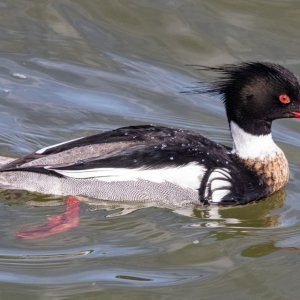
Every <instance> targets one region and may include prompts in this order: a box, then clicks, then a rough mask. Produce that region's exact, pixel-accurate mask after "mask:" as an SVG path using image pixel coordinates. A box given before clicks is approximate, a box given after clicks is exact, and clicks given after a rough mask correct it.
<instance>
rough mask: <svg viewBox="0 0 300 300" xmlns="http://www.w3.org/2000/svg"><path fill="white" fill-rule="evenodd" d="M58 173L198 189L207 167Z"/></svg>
mask: <svg viewBox="0 0 300 300" xmlns="http://www.w3.org/2000/svg"><path fill="white" fill-rule="evenodd" d="M47 169H50V170H52V171H55V172H56V173H59V174H61V175H63V176H66V177H72V178H97V179H98V180H102V181H106V182H116V181H137V180H139V179H143V180H148V181H152V182H157V183H162V182H171V183H173V184H176V185H178V186H180V187H182V188H191V189H198V188H199V187H200V182H201V179H202V177H203V174H204V173H205V171H206V169H205V168H204V167H203V166H201V165H198V164H196V163H189V164H187V165H185V166H179V167H168V168H162V169H143V168H139V169H126V168H98V169H86V170H56V169H52V168H51V167H47Z"/></svg>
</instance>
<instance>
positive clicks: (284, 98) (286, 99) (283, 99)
mask: <svg viewBox="0 0 300 300" xmlns="http://www.w3.org/2000/svg"><path fill="white" fill-rule="evenodd" d="M279 101H280V102H281V103H283V104H288V103H290V102H291V99H290V97H289V96H288V95H287V94H282V95H280V96H279Z"/></svg>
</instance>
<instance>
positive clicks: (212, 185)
mask: <svg viewBox="0 0 300 300" xmlns="http://www.w3.org/2000/svg"><path fill="white" fill-rule="evenodd" d="M230 177H231V176H230V173H229V170H228V169H226V168H219V169H215V170H214V171H213V172H212V173H211V174H210V176H209V178H208V181H207V187H206V189H205V197H208V196H209V193H210V192H211V196H210V200H209V202H211V203H218V202H220V201H221V200H222V199H223V197H224V196H226V195H228V194H229V193H230V188H231V186H232V184H231V183H230V181H229V180H230ZM209 189H210V191H209Z"/></svg>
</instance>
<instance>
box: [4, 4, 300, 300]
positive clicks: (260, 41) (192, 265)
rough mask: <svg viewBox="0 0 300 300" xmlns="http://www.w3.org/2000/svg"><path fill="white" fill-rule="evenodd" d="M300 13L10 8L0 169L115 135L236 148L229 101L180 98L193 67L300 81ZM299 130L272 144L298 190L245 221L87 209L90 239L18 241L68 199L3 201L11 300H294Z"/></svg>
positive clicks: (21, 195) (289, 129) (83, 229)
mask: <svg viewBox="0 0 300 300" xmlns="http://www.w3.org/2000/svg"><path fill="white" fill-rule="evenodd" d="M299 13H300V4H299V2H298V1H292V0H287V1H267V0H265V1H248V2H246V1H229V0H220V1H201V0H199V1H196V0H187V1H179V0H172V1H171V0H170V1H164V0H159V1H150V0H135V1H134V0H128V1H117V0H112V1H100V0H99V1H98V0H91V1H90V0H87V1H83V0H74V1H71V0H65V1H61V0H53V1H46V0H26V1H24V0H23V1H21V0H14V1H9V0H2V1H0V36H1V43H0V128H1V130H0V154H1V155H7V156H12V157H17V156H20V155H24V154H26V153H28V152H30V151H34V150H36V149H38V148H39V147H42V146H47V145H49V144H53V143H59V142H62V141H64V140H66V139H71V138H76V137H80V136H84V135H88V134H93V133H96V132H99V131H103V130H109V129H113V128H116V127H119V126H125V125H133V124H149V123H153V124H162V125H167V126H174V127H181V128H188V129H192V130H194V131H196V132H199V133H202V134H204V135H206V136H208V137H210V138H211V139H214V140H216V141H218V142H222V143H225V144H227V145H230V143H231V141H230V135H229V132H228V129H227V123H226V118H225V115H224V110H223V107H222V103H221V102H220V100H219V99H217V98H213V97H208V96H201V97H199V96H198V95H189V94H185V93H181V92H184V91H187V90H190V88H192V87H193V86H195V85H196V83H197V81H206V80H210V79H211V74H207V73H204V72H202V71H197V70H194V69H193V68H191V67H188V66H186V65H188V64H206V65H210V66H213V65H217V64H223V63H230V62H238V61H241V60H268V61H274V62H277V63H281V64H283V65H285V66H287V67H288V68H290V69H291V70H293V71H294V72H295V73H296V74H297V75H298V76H299V75H300V60H299V49H300V38H299V37H300V32H299V28H300V18H299ZM299 129H300V124H299V122H297V121H295V120H285V121H277V122H276V124H275V125H274V137H275V138H276V140H277V141H278V143H279V144H280V146H281V147H282V148H283V150H284V151H285V153H286V155H287V157H288V159H289V162H290V169H291V178H290V182H289V184H288V186H287V187H286V189H285V191H282V192H279V193H277V194H275V195H273V196H272V197H270V198H268V199H266V200H265V201H261V202H260V203H254V204H250V205H247V206H243V207H236V208H226V209H216V208H208V209H202V210H201V209H181V210H176V211H173V210H171V209H167V208H155V207H138V206H137V207H129V206H128V207H127V206H126V205H118V204H116V205H114V206H111V205H110V204H109V203H105V202H99V201H96V202H89V201H83V202H82V203H81V204H80V208H81V209H80V225H79V227H77V228H74V229H72V230H70V231H67V232H64V233H61V234H59V235H56V236H52V237H48V238H44V239H37V240H22V239H18V238H16V236H15V233H16V232H17V231H19V230H20V229H21V228H24V227H30V226H34V225H38V224H42V223H45V220H46V219H47V217H48V216H50V215H56V214H59V213H62V212H63V211H64V199H63V198H59V197H54V196H45V195H44V196H41V195H36V194H32V193H27V192H21V191H18V192H14V191H1V192H0V207H1V208H0V232H1V234H0V299H30V300H33V299H133V300H134V299H145V300H146V299H172V300H175V299H278V300H279V299H280V300H281V299H298V298H299V293H300V288H299V276H300V271H299V270H300V256H299V254H300V235H299V232H300V201H299V200H300V199H299V191H300V180H299V174H300V172H299V166H300V157H299V147H300V134H299Z"/></svg>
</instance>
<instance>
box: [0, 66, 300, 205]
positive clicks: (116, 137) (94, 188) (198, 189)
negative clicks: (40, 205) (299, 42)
mask: <svg viewBox="0 0 300 300" xmlns="http://www.w3.org/2000/svg"><path fill="white" fill-rule="evenodd" d="M207 69H209V70H212V71H217V72H219V73H220V75H221V76H220V79H219V81H217V82H216V83H214V84H213V85H212V87H211V88H209V89H208V90H207V91H208V92H212V93H217V94H220V95H221V96H222V98H223V100H224V104H225V109H226V113H227V117H228V122H229V127H230V130H231V135H232V139H233V148H232V149H231V148H229V147H226V146H223V145H220V144H217V143H215V142H213V141H211V140H209V139H207V138H205V137H203V136H201V135H198V134H196V133H194V132H191V131H187V130H181V129H172V128H166V127H160V126H151V125H142V126H131V127H124V128H119V129H116V130H113V131H109V132H104V133H100V134H97V135H93V136H89V137H84V138H79V139H76V140H71V141H67V142H64V143H60V144H57V145H53V146H49V147H45V148H43V149H40V150H38V151H36V152H34V153H32V154H29V155H27V156H25V157H23V158H20V159H17V160H15V161H13V162H10V163H8V164H6V165H4V166H2V167H1V169H0V185H1V186H2V187H6V188H13V189H25V190H29V191H35V192H40V193H47V194H57V195H83V196H88V197H93V198H99V199H103V200H114V201H142V202H156V203H158V204H163V205H175V206H185V205H188V204H201V203H202V204H219V205H237V204H245V203H248V202H250V201H254V200H259V199H261V198H263V197H265V196H268V195H270V194H272V193H274V192H276V191H278V190H279V189H281V188H282V187H283V186H284V185H285V184H286V183H287V181H288V177H289V169H288V162H287V160H286V157H285V155H284V153H283V152H282V150H281V149H280V148H279V147H278V146H277V145H276V144H275V143H274V141H273V139H272V135H271V125H272V121H274V120H276V119H279V118H300V93H299V92H300V88H299V83H298V80H297V79H296V77H295V76H294V75H293V74H292V73H291V72H290V71H288V70H287V69H285V68H284V67H282V66H280V65H276V64H272V63H262V62H250V63H241V64H238V65H225V66H223V67H217V68H207Z"/></svg>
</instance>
